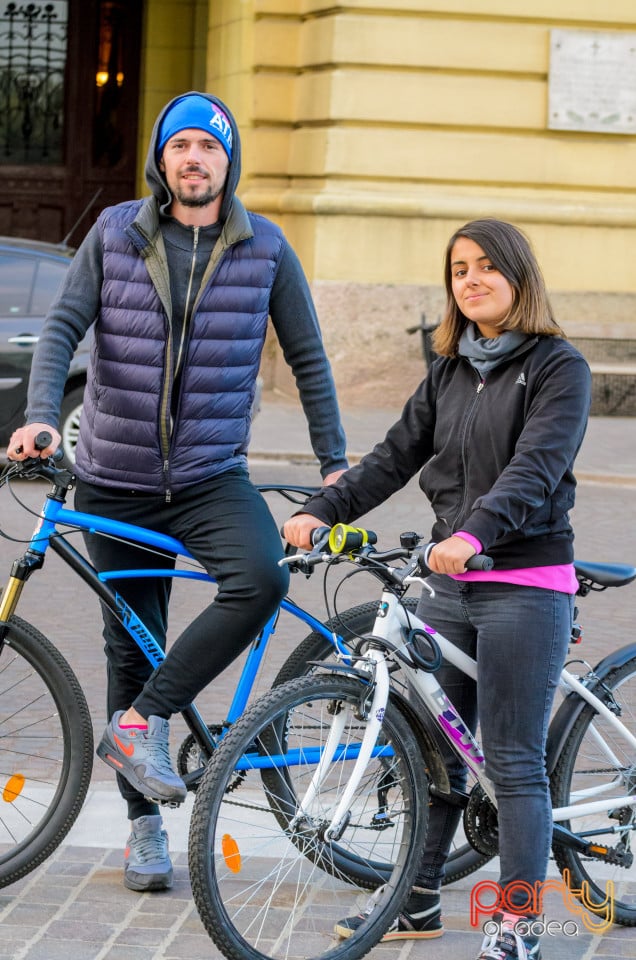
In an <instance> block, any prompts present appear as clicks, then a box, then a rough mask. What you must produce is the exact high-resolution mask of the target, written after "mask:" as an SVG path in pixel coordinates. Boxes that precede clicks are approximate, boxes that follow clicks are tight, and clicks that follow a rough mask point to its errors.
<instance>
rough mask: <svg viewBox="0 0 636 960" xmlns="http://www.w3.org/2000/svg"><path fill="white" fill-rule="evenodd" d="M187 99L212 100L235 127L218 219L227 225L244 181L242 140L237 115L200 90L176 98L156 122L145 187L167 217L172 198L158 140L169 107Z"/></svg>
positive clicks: (149, 150)
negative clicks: (241, 179)
mask: <svg viewBox="0 0 636 960" xmlns="http://www.w3.org/2000/svg"><path fill="white" fill-rule="evenodd" d="M187 96H199V97H205V99H206V100H209V101H210V103H214V104H216V105H217V106H218V107H219V108H220V109H221V110H222V111H223V113H224V114H225V115H226V116H227V118H228V120H229V121H230V126H231V127H232V159H231V161H230V165H229V167H228V171H227V180H226V181H225V189H224V191H223V202H222V204H221V213H220V216H219V220H220V221H221V223H225V221H226V220H227V217H228V214H229V212H230V207H231V206H232V200H233V199H234V194H235V193H236V188H237V187H238V182H239V179H240V177H241V138H240V136H239V132H238V127H237V126H236V120H235V119H234V115H233V114H232V112H231V110H230V109H229V108H228V107H227V106H226V105H225V104H224V103H223V101H222V100H219V98H218V97H214V96H212V94H211V93H201V91H200V90H189V91H188V93H181V94H179V96H178V97H175V98H174V99H173V100H171V101H170V103H167V104H166V105H165V107H164V108H163V110H162V111H161V113H160V114H159V116H158V117H157V119H156V120H155V125H154V127H153V128H152V134H151V136H150V144H149V146H148V155H147V157H146V167H145V175H146V183H147V184H148V186H149V187H150V190H151V192H152V194H153V196H154V197H155V198H156V200H157V202H158V204H159V209H160V210H161V212H162V213H166V212H167V211H166V207H168V206H169V205H170V204H171V203H172V199H173V198H172V193H171V192H170V189H169V187H168V184H167V182H166V178H165V177H164V175H163V173H162V172H161V170H160V169H159V165H158V163H157V156H156V152H157V149H156V148H157V140H158V136H159V128H160V126H161V121H162V120H163V118H164V116H165V114H166V112H167V111H168V110H169V109H170V107H171V106H172V105H173V104H174V103H176V101H177V100H181V99H182V97H187Z"/></svg>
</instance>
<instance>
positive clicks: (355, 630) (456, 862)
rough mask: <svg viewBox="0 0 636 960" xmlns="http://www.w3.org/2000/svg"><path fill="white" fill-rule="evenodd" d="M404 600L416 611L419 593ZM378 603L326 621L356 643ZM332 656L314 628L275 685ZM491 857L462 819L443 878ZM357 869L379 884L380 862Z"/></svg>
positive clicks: (456, 876) (395, 677) (396, 679)
mask: <svg viewBox="0 0 636 960" xmlns="http://www.w3.org/2000/svg"><path fill="white" fill-rule="evenodd" d="M403 603H404V606H405V607H406V609H407V610H408V611H409V613H415V611H416V609H417V599H416V598H415V597H406V598H405V599H404V601H403ZM378 605H379V601H378V600H371V601H369V602H367V603H361V604H359V605H358V606H356V607H351V608H350V609H348V610H344V611H343V612H342V613H340V614H338V616H336V617H332V618H331V620H328V621H327V622H326V623H325V626H326V627H327V628H328V629H329V630H332V631H334V632H335V633H337V634H339V636H341V637H342V639H343V641H344V642H345V643H346V644H347V645H350V646H351V647H353V645H354V644H355V643H356V642H357V640H358V639H359V638H360V637H364V636H368V635H369V634H370V633H371V632H372V630H373V624H374V622H375V618H376V615H377V611H378ZM330 660H331V661H332V662H333V660H334V646H333V644H332V643H331V641H330V640H329V639H328V638H327V637H325V636H323V635H322V634H321V633H317V632H316V631H313V632H312V633H310V634H309V635H308V636H306V637H305V639H304V640H302V641H301V643H299V644H298V646H297V647H296V648H295V649H294V650H293V651H292V653H291V654H290V655H289V657H288V658H287V660H286V661H285V663H284V664H283V665H282V667H281V668H280V670H279V672H278V674H277V675H276V678H275V679H274V683H273V686H277V685H279V684H281V683H287V681H289V680H294V679H296V678H297V677H304V676H308V675H310V674H312V673H315V672H316V670H317V669H318V668H317V667H316V666H315V663H312V661H317V662H320V663H322V662H323V661H326V663H327V664H328V662H329V661H330ZM391 683H392V684H393V685H396V686H398V687H399V686H400V673H399V671H396V672H395V673H393V674H392V675H391ZM402 688H403V689H404V685H402ZM490 860H492V857H489V856H487V855H485V854H483V853H480V852H479V851H478V850H476V849H475V848H474V847H473V846H472V844H471V843H469V842H468V840H467V838H466V836H465V834H464V829H463V826H462V825H461V823H460V825H459V826H458V828H457V833H456V834H455V838H454V840H453V845H452V847H451V850H450V853H449V855H448V859H447V861H446V867H445V871H446V872H445V875H444V880H443V881H442V882H443V884H444V885H447V884H450V883H454V882H455V881H457V880H461V879H463V878H464V877H468V876H470V874H471V873H474V872H475V871H476V870H479V869H480V868H481V867H483V866H484V865H485V864H487V863H489V861H490ZM357 873H358V880H359V882H361V883H362V882H366V884H367V886H368V887H369V889H373V888H374V887H375V886H377V884H378V870H377V867H376V866H374V865H370V867H369V869H368V870H367V869H366V868H365V864H364V863H360V864H359V866H358V871H357Z"/></svg>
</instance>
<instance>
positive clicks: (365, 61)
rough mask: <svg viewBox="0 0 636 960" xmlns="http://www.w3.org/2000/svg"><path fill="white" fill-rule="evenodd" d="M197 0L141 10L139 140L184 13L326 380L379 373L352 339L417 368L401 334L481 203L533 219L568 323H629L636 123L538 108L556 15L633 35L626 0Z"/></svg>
mask: <svg viewBox="0 0 636 960" xmlns="http://www.w3.org/2000/svg"><path fill="white" fill-rule="evenodd" d="M201 6H202V4H201V2H198V0H191V2H186V0H182V2H178V0H173V2H168V0H152V2H150V3H149V4H148V11H147V31H146V36H147V49H146V59H147V65H146V76H147V78H148V85H147V89H146V93H145V100H144V105H143V109H144V117H145V118H146V119H145V129H144V132H143V135H142V136H143V138H144V140H145V142H146V143H147V137H148V135H149V132H150V127H151V124H152V120H153V119H154V116H155V115H156V112H157V110H158V109H159V107H160V106H161V105H162V104H163V103H164V102H165V100H166V99H167V98H168V96H170V95H172V94H173V92H181V90H183V89H188V87H189V86H191V83H190V80H191V79H192V76H191V75H188V68H189V66H191V60H190V59H189V58H188V55H187V48H188V29H183V26H184V23H187V24H191V26H192V36H191V38H190V49H193V45H195V43H196V44H201V43H202V44H203V46H204V54H203V55H202V56H203V58H204V61H205V63H204V80H203V83H204V85H205V87H206V88H207V89H208V90H210V91H212V92H214V93H217V94H218V95H219V96H221V97H222V99H224V100H226V101H227V103H228V105H229V106H230V107H231V108H232V110H233V111H234V113H235V115H236V117H237V120H238V121H239V125H240V127H241V134H242V141H243V177H242V180H241V186H240V192H241V197H242V199H243V201H244V202H245V203H246V205H247V206H248V207H249V208H250V209H253V210H256V211H258V212H261V213H264V214H266V215H267V216H270V217H271V218H272V219H274V220H276V221H277V222H279V223H280V224H281V225H282V226H283V228H284V229H285V231H286V233H287V235H288V237H289V238H290V240H291V242H292V243H293V245H294V247H295V248H296V250H297V252H298V254H299V256H300V258H301V260H302V262H303V265H304V267H305V269H306V271H307V273H308V276H309V277H310V279H311V281H312V285H313V290H314V295H315V298H316V302H317V304H318V306H319V310H320V315H321V322H322V326H323V330H324V333H325V339H326V341H327V344H328V347H329V349H330V352H331V355H332V360H333V362H334V369H335V371H336V375H337V379H338V380H339V381H343V380H344V378H345V376H348V375H349V374H348V373H345V371H346V370H349V371H350V370H351V369H353V373H354V375H357V376H359V377H361V378H365V377H367V376H373V377H374V378H377V376H379V373H378V369H377V368H373V366H372V367H371V368H370V370H369V369H368V368H367V367H365V366H364V365H362V360H360V361H359V360H358V359H356V360H355V361H353V362H352V360H351V354H352V351H353V350H354V349H355V351H356V354H358V355H360V354H361V353H362V354H368V355H376V356H378V357H379V358H380V357H381V358H382V363H383V364H384V366H386V367H387V369H388V373H387V377H386V382H387V383H390V382H391V380H392V379H394V377H395V369H396V366H395V365H396V364H399V362H400V358H404V357H407V356H408V357H409V358H410V359H409V360H408V361H407V367H408V369H409V370H412V371H413V375H415V374H416V373H418V374H419V372H420V366H421V363H420V361H415V360H414V359H413V355H414V354H415V353H416V344H415V342H414V340H413V339H412V338H409V337H408V335H407V334H406V333H405V328H406V326H408V325H413V324H415V323H417V322H418V320H419V316H420V314H421V312H422V311H425V312H426V313H427V316H428V317H429V318H430V319H436V317H437V315H438V313H439V311H440V310H441V307H442V303H443V296H442V291H441V288H440V282H441V262H442V255H443V250H444V248H445V245H446V242H447V239H448V237H449V236H450V235H451V233H452V232H453V230H454V229H455V228H456V227H457V226H459V225H460V224H462V223H464V222H465V221H466V220H469V219H472V218H474V217H479V216H497V217H501V218H503V219H507V220H511V221H513V222H514V223H516V224H518V225H519V226H520V227H521V228H522V229H524V230H525V231H526V233H527V234H528V235H529V237H530V239H531V241H532V243H533V245H534V247H535V250H536V252H537V255H538V257H539V260H540V263H541V265H542V267H543V271H544V274H545V276H546V280H547V283H548V286H549V288H550V290H551V292H552V295H553V299H554V301H555V305H556V306H557V308H558V309H557V312H558V313H559V318H560V319H561V320H562V322H564V324H565V326H566V329H568V332H570V331H572V332H573V333H579V334H585V333H601V334H602V333H605V334H609V335H615V334H616V331H617V330H623V331H624V330H625V329H627V328H628V327H631V328H632V332H636V321H635V320H634V319H633V318H634V317H636V309H635V308H636V269H635V268H634V263H636V230H635V227H636V137H635V136H631V135H624V134H596V133H588V132H571V131H557V130H551V129H549V128H548V117H547V109H548V79H549V54H550V31H551V29H555V28H566V29H573V30H599V31H619V32H621V33H627V32H636V3H634V0H612V3H606V4H602V5H601V4H599V3H598V0H533V3H532V4H530V3H528V2H527V0H440V2H426V0H383V2H382V0H350V2H348V3H346V4H345V3H335V2H329V0H207V2H206V0H203V6H205V7H206V10H205V15H204V13H202V11H201ZM197 10H198V13H199V16H198V18H197ZM188 18H189V19H188ZM177 25H178V29H176V27H177ZM195 28H196V29H195ZM203 28H205V30H206V36H205V39H204V40H202V38H201V33H202V30H203ZM184 61H185V62H184ZM175 85H176V88H175ZM168 88H171V89H170V92H169V91H168ZM387 333H389V334H390V337H389V339H390V346H387V342H386V341H387ZM387 351H388V353H389V354H390V355H391V357H393V358H394V360H393V361H390V362H388V363H387ZM352 363H353V365H352V366H351V364H352ZM379 363H380V360H378V364H379ZM414 363H416V364H417V367H416V366H414ZM281 376H282V374H281Z"/></svg>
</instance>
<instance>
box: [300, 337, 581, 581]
mask: <svg viewBox="0 0 636 960" xmlns="http://www.w3.org/2000/svg"><path fill="white" fill-rule="evenodd" d="M590 397H591V374H590V370H589V367H588V365H587V363H586V361H585V360H584V358H583V357H582V356H581V354H579V353H578V352H577V351H576V350H575V349H574V347H573V346H572V345H571V344H570V343H568V342H567V341H566V340H563V339H562V338H560V337H548V336H540V337H533V338H531V339H529V340H527V341H526V342H525V343H524V344H522V346H521V347H519V348H518V349H517V350H516V351H514V352H513V353H512V354H511V355H510V356H509V357H508V358H506V359H504V360H502V361H501V363H500V364H499V365H498V366H497V367H495V369H493V370H491V371H490V372H489V373H488V374H487V375H486V377H485V378H484V379H482V378H481V377H480V375H479V374H478V373H477V371H476V370H475V369H474V368H473V367H472V366H471V364H470V363H469V362H468V360H466V359H464V358H462V357H460V358H458V359H450V358H448V357H441V358H439V359H437V360H435V361H434V363H433V364H432V365H431V368H430V371H429V373H428V376H427V377H426V379H425V380H423V381H422V383H421V384H420V386H419V387H418V389H417V390H416V391H415V393H414V394H413V396H412V397H411V398H410V400H408V401H407V403H406V405H405V407H404V410H403V411H402V416H401V417H400V419H399V420H398V421H397V423H395V424H394V425H393V426H392V427H391V428H390V430H389V431H388V433H387V435H386V437H385V439H384V440H383V441H382V442H381V443H378V444H377V445H376V446H375V447H374V449H373V450H372V451H371V453H369V454H367V455H366V456H365V457H364V458H363V459H362V460H361V461H360V463H359V464H358V465H357V466H355V467H352V468H351V469H350V470H348V471H347V473H346V474H344V475H343V476H342V477H341V478H340V479H339V480H338V482H337V483H336V484H334V485H333V486H330V487H325V488H324V489H323V490H321V491H320V493H318V494H317V495H316V496H314V497H312V498H311V499H310V500H309V501H308V503H307V504H306V506H305V508H304V509H303V510H302V511H300V512H303V513H305V512H306V513H310V514H312V515H313V516H316V517H317V518H318V519H320V520H321V521H323V522H324V523H326V524H329V525H332V524H334V523H337V522H344V523H350V522H352V521H353V520H355V519H357V518H358V517H360V516H362V515H363V514H365V513H367V512H368V511H369V510H371V509H372V508H373V507H376V506H378V504H380V503H383V502H384V501H385V500H386V499H387V498H388V497H389V496H390V495H391V494H393V493H395V492H396V491H397V490H400V489H401V488H402V487H403V486H404V485H405V484H406V483H407V482H408V480H409V479H410V478H411V477H412V476H414V474H415V473H416V472H417V471H418V470H421V474H420V486H421V488H422V490H423V491H424V493H425V494H426V496H427V497H428V499H429V500H430V502H431V505H432V507H433V510H434V512H435V517H436V522H435V524H434V526H433V531H432V539H433V540H435V541H440V540H443V539H445V538H446V537H449V536H451V535H452V534H453V533H456V532H457V531H459V530H463V531H465V532H466V533H470V534H472V535H473V536H474V537H476V538H477V539H478V540H479V541H480V542H481V544H482V547H483V550H484V551H485V552H487V553H488V554H490V555H491V556H492V557H493V559H494V560H495V566H496V567H497V568H499V569H514V568H520V567H537V566H549V565H553V564H563V563H569V562H571V561H572V559H573V547H572V541H573V533H572V528H571V526H570V521H569V516H568V511H569V510H570V508H571V507H572V506H573V504H574V490H575V486H576V481H575V478H574V474H573V464H574V459H575V457H576V454H577V452H578V450H579V447H580V446H581V442H582V440H583V436H584V433H585V428H586V424H587V417H588V413H589V407H590Z"/></svg>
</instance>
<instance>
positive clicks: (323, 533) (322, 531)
mask: <svg viewBox="0 0 636 960" xmlns="http://www.w3.org/2000/svg"><path fill="white" fill-rule="evenodd" d="M330 533H331V527H314V529H313V530H312V531H311V542H312V546H314V547H315V546H316V544H318V543H320V542H321V540H325V539H326V538H327V539H328V537H329V534H330Z"/></svg>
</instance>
